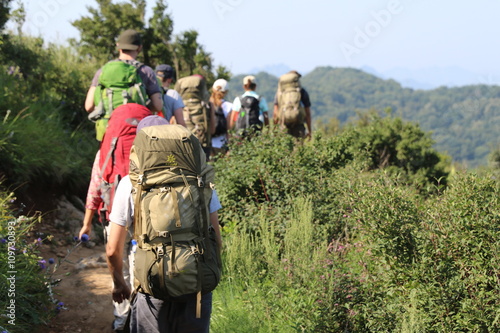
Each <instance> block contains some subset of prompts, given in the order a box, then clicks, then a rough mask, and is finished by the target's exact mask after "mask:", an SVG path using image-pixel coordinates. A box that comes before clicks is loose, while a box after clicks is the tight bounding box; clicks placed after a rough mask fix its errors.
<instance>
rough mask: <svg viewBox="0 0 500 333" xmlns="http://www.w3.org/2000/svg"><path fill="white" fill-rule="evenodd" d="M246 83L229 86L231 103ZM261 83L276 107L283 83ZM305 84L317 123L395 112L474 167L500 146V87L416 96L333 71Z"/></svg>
mask: <svg viewBox="0 0 500 333" xmlns="http://www.w3.org/2000/svg"><path fill="white" fill-rule="evenodd" d="M243 77H244V75H239V76H235V77H233V78H232V80H231V81H230V85H231V87H230V93H231V95H230V98H234V96H236V95H237V94H241V93H242V92H243V89H242V87H241V86H242V79H243ZM256 77H257V80H258V87H257V92H258V93H259V94H261V95H263V96H264V97H265V98H266V100H267V101H268V103H269V105H270V107H271V106H272V101H273V99H274V94H275V92H276V87H277V83H278V78H277V77H276V76H274V75H270V74H268V73H262V72H261V73H258V74H257V75H256ZM301 82H302V85H303V86H304V87H305V88H306V89H307V91H308V92H309V95H310V97H311V102H312V110H313V119H314V120H313V122H314V121H321V120H322V119H323V120H324V119H325V118H326V119H327V118H332V117H335V118H337V119H339V121H340V122H341V123H346V122H348V121H349V120H352V119H356V118H357V115H358V113H359V112H365V111H367V110H370V109H375V110H377V111H378V112H380V114H384V110H385V109H387V108H391V109H392V113H393V114H394V115H395V116H399V117H401V118H403V119H404V120H407V121H413V122H416V123H419V124H420V127H421V128H422V129H423V130H424V131H430V132H432V136H433V138H434V140H435V141H436V145H435V146H436V149H438V150H439V151H441V152H443V153H447V154H449V155H450V156H451V157H452V158H453V159H454V161H457V162H461V163H463V164H465V165H466V166H469V167H476V166H479V165H486V164H487V156H488V154H489V153H490V151H491V149H492V148H496V147H497V146H498V145H499V144H500V140H499V138H498V133H499V130H498V129H499V126H500V87H499V86H496V85H485V84H481V85H479V84H478V85H468V86H462V87H451V88H448V87H439V88H436V89H432V90H415V89H412V88H405V87H403V86H402V85H401V83H399V82H397V81H396V80H394V79H384V78H380V77H378V76H375V75H373V74H369V73H367V72H365V71H362V70H359V69H354V68H333V67H318V68H316V69H314V70H313V71H312V72H310V73H308V74H306V75H304V76H303V77H302V79H301ZM455 82H458V81H455Z"/></svg>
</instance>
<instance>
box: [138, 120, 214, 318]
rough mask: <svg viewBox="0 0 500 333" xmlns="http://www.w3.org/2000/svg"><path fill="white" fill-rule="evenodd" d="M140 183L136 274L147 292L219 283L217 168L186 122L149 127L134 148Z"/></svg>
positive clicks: (169, 294)
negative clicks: (212, 205)
mask: <svg viewBox="0 0 500 333" xmlns="http://www.w3.org/2000/svg"><path fill="white" fill-rule="evenodd" d="M129 174H130V180H131V182H132V185H133V187H134V195H135V205H134V207H135V212H134V234H135V237H134V238H135V240H136V241H137V250H136V253H135V278H136V280H137V281H136V282H137V283H138V285H139V286H140V287H139V288H140V289H141V291H142V292H144V293H146V294H149V295H152V296H153V297H155V298H159V299H165V300H170V299H177V300H182V299H183V298H184V296H190V295H193V294H195V295H197V304H198V307H197V316H198V317H199V316H200V311H201V305H200V304H201V303H200V302H201V295H202V294H204V293H208V292H210V291H212V290H213V289H215V287H216V286H217V284H218V283H219V280H220V267H221V262H220V257H219V251H218V249H217V245H216V241H215V234H214V231H213V229H212V228H210V227H209V224H210V221H209V202H210V199H211V197H212V188H213V182H214V176H215V171H214V169H213V167H212V166H210V165H208V164H207V163H206V158H205V154H204V152H203V150H202V148H201V145H200V143H199V141H198V139H197V138H196V137H195V136H194V135H193V134H192V133H191V132H190V131H189V130H188V129H186V128H185V127H183V126H181V125H161V126H150V127H145V128H144V129H142V130H141V131H139V133H138V134H137V136H136V138H135V140H134V144H133V146H132V149H131V152H130V171H129Z"/></svg>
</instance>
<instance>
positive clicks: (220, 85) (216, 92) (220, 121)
mask: <svg viewBox="0 0 500 333" xmlns="http://www.w3.org/2000/svg"><path fill="white" fill-rule="evenodd" d="M227 92H228V83H227V81H226V80H224V79H218V80H216V81H215V82H214V84H213V86H212V95H211V96H210V103H212V106H213V107H214V110H215V112H214V113H215V133H214V135H213V136H212V151H211V153H210V156H211V157H212V158H215V157H217V156H218V155H220V154H225V153H226V152H227V143H228V119H229V114H230V113H231V109H232V107H233V104H232V103H231V102H228V101H226V100H225V99H224V97H225V96H226V94H227Z"/></svg>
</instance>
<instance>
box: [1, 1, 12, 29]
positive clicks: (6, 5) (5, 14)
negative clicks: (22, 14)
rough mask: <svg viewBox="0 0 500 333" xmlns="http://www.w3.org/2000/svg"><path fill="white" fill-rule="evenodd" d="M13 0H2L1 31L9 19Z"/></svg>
mask: <svg viewBox="0 0 500 333" xmlns="http://www.w3.org/2000/svg"><path fill="white" fill-rule="evenodd" d="M11 2H12V0H1V1H0V31H1V30H3V28H4V26H5V23H7V21H8V20H9V14H10V3H11Z"/></svg>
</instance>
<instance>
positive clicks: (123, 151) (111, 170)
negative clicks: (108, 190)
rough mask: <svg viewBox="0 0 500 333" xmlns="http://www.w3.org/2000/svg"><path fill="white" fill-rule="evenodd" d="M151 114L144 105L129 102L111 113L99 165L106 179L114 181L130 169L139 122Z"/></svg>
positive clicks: (110, 181)
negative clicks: (130, 157)
mask: <svg viewBox="0 0 500 333" xmlns="http://www.w3.org/2000/svg"><path fill="white" fill-rule="evenodd" d="M150 115H151V111H150V110H149V109H148V108H146V107H145V106H143V105H140V104H136V103H127V104H124V105H120V106H119V107H117V108H116V109H115V110H114V112H113V113H112V114H111V117H110V119H109V122H108V127H107V130H106V132H105V134H104V138H103V140H102V142H101V146H100V157H99V167H100V168H101V174H102V178H103V180H104V181H106V182H108V183H112V182H113V181H114V178H115V176H116V175H120V176H121V177H124V176H125V175H127V174H128V171H129V155H130V148H131V147H132V142H133V140H134V138H135V135H136V130H137V125H138V124H139V122H140V121H141V120H142V119H143V118H145V117H147V116H150Z"/></svg>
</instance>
